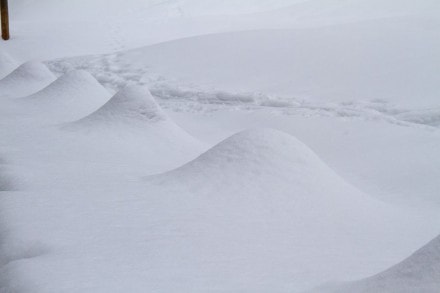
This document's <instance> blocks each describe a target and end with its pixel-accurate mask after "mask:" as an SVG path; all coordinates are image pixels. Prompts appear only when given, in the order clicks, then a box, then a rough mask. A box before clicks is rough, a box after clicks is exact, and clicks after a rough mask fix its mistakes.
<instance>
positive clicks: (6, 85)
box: [0, 61, 56, 97]
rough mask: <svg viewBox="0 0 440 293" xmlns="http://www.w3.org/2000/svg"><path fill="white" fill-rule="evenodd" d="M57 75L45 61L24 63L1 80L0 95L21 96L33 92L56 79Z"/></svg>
mask: <svg viewBox="0 0 440 293" xmlns="http://www.w3.org/2000/svg"><path fill="white" fill-rule="evenodd" d="M55 79H56V78H55V75H53V73H52V72H51V71H50V70H49V69H48V68H47V67H46V65H44V64H43V63H40V62H36V61H30V62H26V63H24V64H22V65H21V66H19V67H18V68H17V69H15V70H14V71H13V72H11V73H10V74H9V75H7V76H6V77H5V78H3V79H2V80H0V95H1V96H11V97H20V96H25V95H29V94H32V93H34V92H36V91H38V90H40V89H42V88H44V87H45V86H47V85H49V84H50V83H51V82H53V81H54V80H55Z"/></svg>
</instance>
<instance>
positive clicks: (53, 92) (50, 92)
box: [17, 70, 110, 124]
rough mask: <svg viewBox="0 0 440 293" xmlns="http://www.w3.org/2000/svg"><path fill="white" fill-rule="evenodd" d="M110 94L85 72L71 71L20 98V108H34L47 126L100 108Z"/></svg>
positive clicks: (75, 118)
mask: <svg viewBox="0 0 440 293" xmlns="http://www.w3.org/2000/svg"><path fill="white" fill-rule="evenodd" d="M109 98H110V93H109V92H108V91H107V90H106V89H105V88H104V87H103V86H101V85H100V84H99V83H98V82H97V81H96V79H94V78H93V76H91V75H90V74H89V73H88V72H86V71H81V70H78V71H70V72H68V73H66V74H64V75H63V76H61V77H59V78H58V79H57V80H56V81H54V82H53V83H51V84H50V85H48V86H47V87H45V88H44V89H42V90H40V91H38V92H36V93H34V94H32V95H29V96H27V97H23V98H21V99H20V100H19V101H17V102H19V105H20V106H23V107H33V108H34V109H33V112H35V113H38V114H39V115H40V117H41V119H45V120H48V121H50V123H52V124H53V123H57V122H58V123H59V122H68V121H74V120H77V119H80V118H82V117H84V116H86V115H88V114H90V113H91V112H93V111H94V110H96V109H98V108H100V107H101V106H102V105H103V104H105V103H106V102H107V101H108V100H109Z"/></svg>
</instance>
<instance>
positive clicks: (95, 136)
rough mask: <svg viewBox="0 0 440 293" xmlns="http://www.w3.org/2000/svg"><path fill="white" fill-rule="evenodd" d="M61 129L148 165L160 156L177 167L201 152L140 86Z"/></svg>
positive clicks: (123, 91)
mask: <svg viewBox="0 0 440 293" xmlns="http://www.w3.org/2000/svg"><path fill="white" fill-rule="evenodd" d="M62 129H63V130H66V131H70V132H72V133H73V134H74V135H75V137H76V138H75V139H77V138H78V135H80V134H81V135H85V136H86V137H87V139H89V141H94V142H96V145H102V143H103V142H105V145H106V148H107V149H109V148H111V147H113V148H117V149H119V151H121V152H125V153H127V152H132V153H133V155H136V154H137V153H138V154H139V155H141V154H144V155H146V157H145V162H150V163H151V162H152V161H151V159H154V160H157V161H160V158H161V156H162V155H164V157H163V158H162V159H163V160H169V159H171V158H175V159H176V160H177V162H178V164H179V163H182V162H185V161H186V160H189V159H191V158H194V156H196V155H198V154H200V152H201V144H200V142H199V141H197V140H196V139H195V138H194V137H192V136H191V135H189V134H188V133H187V132H186V131H185V130H183V129H182V128H180V127H179V126H178V125H176V124H175V123H174V121H172V120H171V119H170V118H169V117H168V116H167V115H166V114H165V113H164V112H163V111H162V109H161V108H160V106H159V105H158V104H157V103H156V101H155V100H154V98H153V96H152V95H151V93H150V91H149V90H148V88H146V87H141V86H127V87H126V88H124V89H122V90H121V91H119V92H118V93H116V94H115V95H114V96H113V97H112V98H111V99H110V100H109V101H108V102H107V103H106V104H104V105H103V106H102V107H101V108H99V109H98V110H96V111H95V112H93V113H92V114H90V115H88V116H86V117H84V118H82V119H80V120H78V121H75V122H71V123H68V124H65V125H63V126H62ZM91 146H93V145H91ZM127 150H128V151H127ZM101 153H102V151H101ZM165 154H166V155H165ZM167 156H168V157H167ZM182 159H183V161H182ZM137 160H138V161H139V160H140V158H138V159H137ZM173 166H174V167H175V166H176V165H173Z"/></svg>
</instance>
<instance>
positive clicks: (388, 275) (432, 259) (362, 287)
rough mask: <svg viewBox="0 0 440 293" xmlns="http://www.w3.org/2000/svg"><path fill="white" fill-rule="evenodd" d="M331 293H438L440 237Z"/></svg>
mask: <svg viewBox="0 0 440 293" xmlns="http://www.w3.org/2000/svg"><path fill="white" fill-rule="evenodd" d="M322 291H323V292H332V293H349V292H356V293H376V292H380V293H392V292H399V293H413V292H423V293H437V292H440V236H438V237H437V238H435V239H434V240H432V241H431V242H429V243H428V244H427V245H425V246H424V247H422V248H421V249H419V250H418V251H416V252H415V253H414V254H413V255H411V256H410V257H408V258H407V259H406V260H404V261H402V262H401V263H399V264H397V265H395V266H393V267H392V268H390V269H388V270H386V271H384V272H382V273H380V274H377V275H375V276H373V277H370V278H367V279H364V280H362V281H357V282H353V283H350V284H347V285H345V286H342V287H340V288H337V289H330V290H322Z"/></svg>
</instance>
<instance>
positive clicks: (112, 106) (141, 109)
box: [78, 86, 169, 125]
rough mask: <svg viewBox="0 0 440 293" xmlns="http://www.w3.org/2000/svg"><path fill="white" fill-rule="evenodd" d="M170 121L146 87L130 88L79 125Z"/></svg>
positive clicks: (115, 96) (119, 93) (117, 94)
mask: <svg viewBox="0 0 440 293" xmlns="http://www.w3.org/2000/svg"><path fill="white" fill-rule="evenodd" d="M168 120H169V119H168V117H167V116H166V115H165V114H164V113H163V111H162V109H161V108H160V107H159V105H158V104H157V103H156V101H155V100H154V98H153V96H152V95H151V93H150V91H149V90H148V89H147V88H146V87H140V86H128V87H126V88H124V89H122V90H121V91H119V92H118V93H116V95H114V96H113V97H112V98H111V99H110V101H108V102H107V103H106V104H105V105H104V106H102V107H101V108H100V109H98V110H97V111H96V112H94V113H92V114H91V115H89V116H87V117H86V118H84V119H82V120H80V121H78V123H80V124H102V123H104V124H114V123H116V124H126V125H130V124H131V123H135V124H139V123H142V124H144V125H147V124H154V123H156V122H164V121H168Z"/></svg>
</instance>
